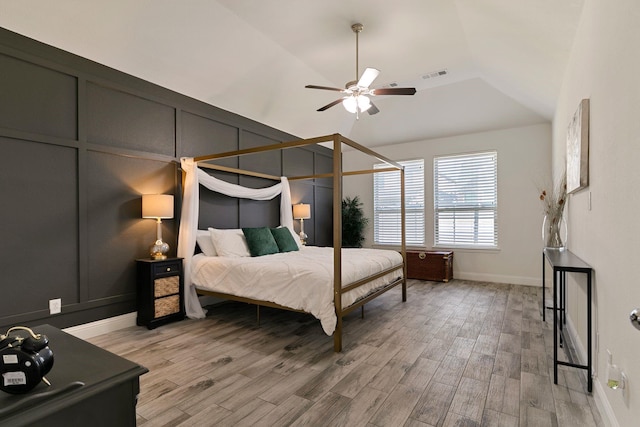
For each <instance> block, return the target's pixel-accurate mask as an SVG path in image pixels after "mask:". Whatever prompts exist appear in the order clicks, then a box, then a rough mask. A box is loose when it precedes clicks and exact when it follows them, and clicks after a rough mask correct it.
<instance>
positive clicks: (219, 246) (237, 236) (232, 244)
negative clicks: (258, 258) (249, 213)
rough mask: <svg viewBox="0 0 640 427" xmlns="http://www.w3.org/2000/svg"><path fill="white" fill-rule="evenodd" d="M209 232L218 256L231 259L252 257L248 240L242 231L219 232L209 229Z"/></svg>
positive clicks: (237, 229) (235, 229)
mask: <svg viewBox="0 0 640 427" xmlns="http://www.w3.org/2000/svg"><path fill="white" fill-rule="evenodd" d="M209 232H210V233H211V239H212V240H213V246H215V248H216V252H217V253H218V256H222V257H229V258H233V257H248V256H251V253H250V252H249V246H247V239H245V237H244V233H243V232H242V230H241V229H239V228H234V229H229V230H218V229H216V228H211V227H209Z"/></svg>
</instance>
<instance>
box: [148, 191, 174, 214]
mask: <svg viewBox="0 0 640 427" xmlns="http://www.w3.org/2000/svg"><path fill="white" fill-rule="evenodd" d="M142 218H162V219H169V218H173V196H171V195H168V194H143V195H142Z"/></svg>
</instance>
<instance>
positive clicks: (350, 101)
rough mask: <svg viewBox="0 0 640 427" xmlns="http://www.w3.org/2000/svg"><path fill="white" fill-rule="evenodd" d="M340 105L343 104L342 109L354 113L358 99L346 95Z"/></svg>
mask: <svg viewBox="0 0 640 427" xmlns="http://www.w3.org/2000/svg"><path fill="white" fill-rule="evenodd" d="M342 105H344V109H345V110H347V111H348V112H350V113H355V112H356V111H357V110H358V101H356V98H355V97H354V96H348V97H346V98H345V99H343V100H342Z"/></svg>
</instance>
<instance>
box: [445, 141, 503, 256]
mask: <svg viewBox="0 0 640 427" xmlns="http://www.w3.org/2000/svg"><path fill="white" fill-rule="evenodd" d="M497 165H498V154H497V152H495V151H491V152H486V153H474V154H465V155H456V156H443V157H436V158H435V159H434V165H433V174H434V193H433V194H434V210H435V213H434V216H435V219H434V224H435V244H436V245H440V246H468V247H491V248H493V247H496V246H497V245H498V226H497V213H498V184H497V179H498V171H497V167H498V166H497Z"/></svg>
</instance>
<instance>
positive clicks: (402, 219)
mask: <svg viewBox="0 0 640 427" xmlns="http://www.w3.org/2000/svg"><path fill="white" fill-rule="evenodd" d="M404 190H405V188H404V167H402V168H401V169H400V223H401V224H402V225H401V227H400V229H401V230H400V232H401V233H402V238H401V239H400V242H401V244H400V252H401V254H402V261H403V267H402V273H403V274H402V301H403V302H404V301H407V235H406V226H407V225H406V218H405V214H406V212H405V206H404Z"/></svg>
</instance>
